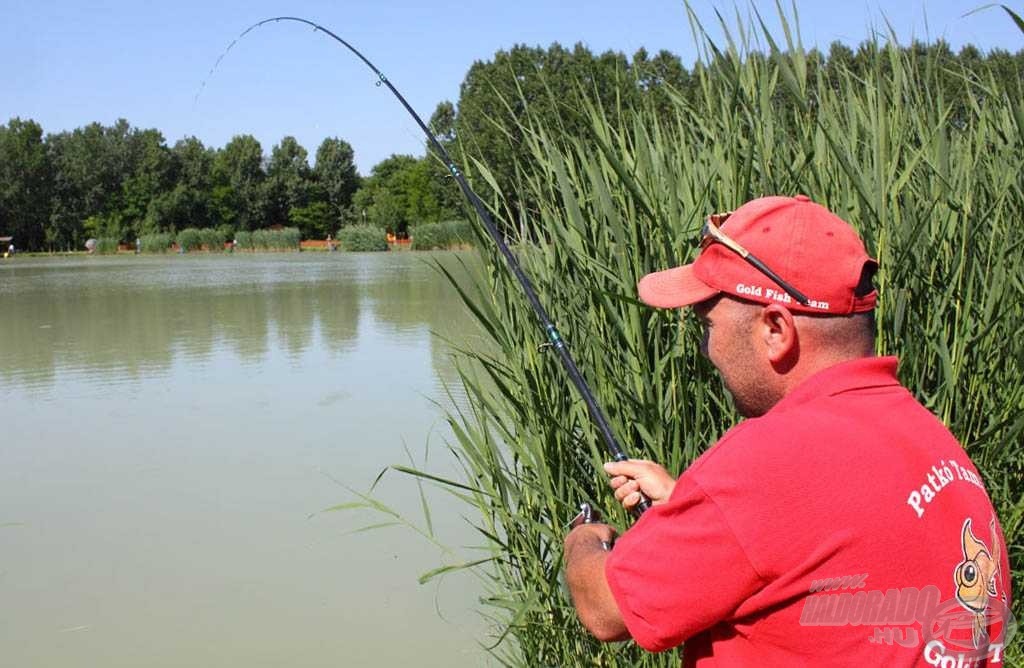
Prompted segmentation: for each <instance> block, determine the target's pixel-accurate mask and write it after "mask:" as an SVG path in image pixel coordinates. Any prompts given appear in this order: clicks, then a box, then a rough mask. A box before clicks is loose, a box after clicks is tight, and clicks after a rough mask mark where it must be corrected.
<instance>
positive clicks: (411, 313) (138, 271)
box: [0, 253, 468, 388]
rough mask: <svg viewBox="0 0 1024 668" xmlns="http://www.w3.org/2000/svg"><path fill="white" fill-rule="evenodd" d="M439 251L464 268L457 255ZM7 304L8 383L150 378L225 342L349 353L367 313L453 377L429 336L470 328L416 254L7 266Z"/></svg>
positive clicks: (258, 356)
mask: <svg viewBox="0 0 1024 668" xmlns="http://www.w3.org/2000/svg"><path fill="white" fill-rule="evenodd" d="M467 257H468V256H467ZM433 259H437V260H440V261H442V262H444V263H445V264H446V266H448V267H449V269H450V270H451V271H454V272H456V273H460V272H463V270H464V267H463V266H462V263H461V262H459V261H458V260H457V259H456V256H455V255H454V254H438V255H436V256H435V258H433ZM0 306H2V315H0V345H2V350H0V355H2V360H3V361H2V364H0V379H3V380H4V381H5V382H6V383H8V384H12V385H15V386H17V385H22V386H26V387H30V388H39V387H45V386H47V385H51V384H52V383H54V382H55V380H56V376H57V372H58V370H63V371H76V370H85V371H86V372H87V373H88V374H90V375H91V376H93V377H102V378H106V379H107V380H110V381H117V380H123V379H134V378H139V377H141V376H147V377H152V376H153V375H159V374H162V373H167V372H168V370H169V369H170V368H171V366H172V364H173V363H174V360H175V358H176V357H178V356H181V357H183V358H185V359H187V360H188V361H190V362H191V363H203V362H205V361H207V360H208V359H210V358H211V357H212V356H214V355H216V354H217V353H218V351H220V350H222V349H224V348H228V349H230V350H233V351H234V352H235V353H236V354H237V355H238V357H239V358H240V359H241V360H243V361H244V362H245V363H248V364H260V363H262V362H264V361H266V359H267V356H268V354H269V353H270V351H271V348H272V347H275V346H276V347H279V348H280V349H281V350H283V351H285V352H286V353H287V354H288V355H289V356H290V357H292V358H297V357H298V356H300V355H302V354H303V353H304V352H305V351H307V350H309V349H310V347H311V346H313V341H314V338H315V337H319V338H320V339H321V340H322V345H323V346H324V348H325V349H326V350H327V351H329V352H331V353H332V354H336V355H339V354H345V353H348V352H351V351H352V350H353V349H354V347H355V342H356V339H357V337H358V336H359V331H360V330H359V328H360V320H361V318H365V317H370V318H372V319H373V321H374V323H375V327H383V330H382V331H375V332H373V333H371V335H372V336H385V337H389V338H397V339H401V338H402V337H416V338H424V339H426V340H427V341H429V343H428V345H430V346H431V350H432V353H433V356H434V360H435V371H437V372H438V373H439V374H440V375H441V377H442V378H449V379H450V378H451V367H450V364H448V363H447V361H446V360H445V359H444V356H445V354H446V353H445V351H444V350H443V346H440V348H441V349H439V350H436V351H435V350H434V349H435V348H438V342H437V341H436V340H433V337H426V336H425V334H426V333H427V332H429V331H437V332H439V333H442V334H451V333H453V332H458V331H463V330H464V328H465V326H466V325H467V324H468V322H467V318H466V312H465V309H464V307H463V306H462V304H461V301H460V300H459V298H458V295H457V294H456V292H455V291H454V290H453V289H452V288H451V286H450V285H448V284H447V280H446V279H444V278H443V277H441V276H440V275H439V274H438V273H437V272H436V270H435V269H434V268H433V267H432V266H430V264H429V263H428V261H427V260H425V258H424V257H423V256H420V255H419V254H416V255H412V254H408V253H404V254H403V253H394V254H389V255H386V256H365V255H345V254H330V255H327V254H323V255H321V254H303V255H289V256H255V257H253V256H230V257H195V258H193V257H184V258H182V257H167V258H141V259H131V260H128V259H125V260H122V259H112V258H87V259H77V260H72V261H64V262H60V261H57V262H54V261H32V260H26V261H24V262H20V263H17V264H16V263H7V264H5V265H3V266H2V267H0Z"/></svg>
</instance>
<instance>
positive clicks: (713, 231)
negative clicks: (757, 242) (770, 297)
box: [700, 211, 810, 306]
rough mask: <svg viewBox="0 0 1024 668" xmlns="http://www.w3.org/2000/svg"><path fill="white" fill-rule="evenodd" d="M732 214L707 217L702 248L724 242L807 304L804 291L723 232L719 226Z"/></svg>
mask: <svg viewBox="0 0 1024 668" xmlns="http://www.w3.org/2000/svg"><path fill="white" fill-rule="evenodd" d="M730 215H732V212H731V211H730V212H728V213H713V214H711V215H710V216H708V217H707V219H706V220H705V221H704V227H703V228H702V229H701V238H700V247H701V250H703V249H705V248H707V247H708V246H710V245H711V244H713V243H719V244H722V245H723V246H725V247H726V248H728V249H729V250H731V251H732V252H733V253H736V254H737V255H739V256H740V257H741V258H743V259H744V260H746V261H747V263H748V264H750V266H752V267H753V268H754V269H757V270H758V271H759V272H761V273H762V274H764V275H765V276H767V277H768V278H770V279H772V280H773V281H775V283H776V284H777V285H778V286H779V287H780V288H782V289H783V290H785V291H786V292H787V293H789V296H790V297H792V298H793V299H795V300H797V301H798V302H800V303H801V304H803V305H804V306H807V303H808V302H809V301H810V300H809V299H808V298H807V296H806V295H805V294H804V293H802V292H800V291H799V290H797V289H796V288H794V287H793V286H792V285H790V284H789V283H787V282H786V281H784V280H782V279H781V278H779V275H778V274H776V273H775V272H774V271H772V270H771V269H769V268H768V266H767V265H765V263H764V262H761V260H759V259H757V257H755V256H754V255H753V254H751V252H750V251H748V250H747V249H746V248H744V247H743V246H741V245H740V244H738V243H737V242H736V241H735V240H734V239H731V238H729V236H728V235H726V234H725V232H723V231H722V230H721V229H720V228H719V225H722V224H723V223H725V221H726V220H728V218H729V216H730Z"/></svg>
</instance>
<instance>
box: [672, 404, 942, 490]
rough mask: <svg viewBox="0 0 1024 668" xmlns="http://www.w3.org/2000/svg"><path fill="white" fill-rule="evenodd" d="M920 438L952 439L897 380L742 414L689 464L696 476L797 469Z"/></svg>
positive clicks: (881, 450)
mask: <svg viewBox="0 0 1024 668" xmlns="http://www.w3.org/2000/svg"><path fill="white" fill-rule="evenodd" d="M924 441H927V442H928V443H931V444H938V443H939V442H940V441H941V442H952V443H955V439H954V438H953V436H952V435H951V434H950V433H949V431H948V430H947V429H946V428H945V426H944V425H942V423H941V422H940V421H939V420H938V418H937V417H936V416H935V415H934V414H933V413H931V412H930V411H929V410H928V409H926V408H925V407H924V406H922V405H921V404H920V403H919V402H918V401H917V400H916V399H915V398H914V397H913V395H911V394H910V393H909V392H908V391H907V390H906V389H905V388H903V387H902V386H900V385H892V386H888V387H878V388H866V389H863V390H856V389H855V390H848V391H844V392H842V393H839V394H832V395H822V396H817V397H813V398H811V399H808V400H806V401H803V402H800V403H796V404H790V405H786V406H782V407H781V410H775V409H773V410H771V411H769V412H768V413H766V414H765V415H762V416H760V417H755V418H748V419H745V420H743V421H742V422H740V423H739V424H737V425H736V426H734V427H732V428H731V429H729V431H727V432H726V433H725V434H724V435H723V436H722V437H721V438H720V439H719V440H718V442H716V443H715V444H714V445H713V446H711V447H710V448H709V449H708V451H707V452H705V453H704V455H702V456H701V457H700V459H698V460H697V461H696V462H694V465H693V466H692V467H691V470H692V472H693V473H694V474H695V475H699V476H701V477H705V476H709V475H714V474H715V473H716V472H723V473H724V474H725V475H730V476H733V475H742V473H743V472H749V474H750V475H752V476H760V475H763V474H765V473H768V472H769V471H786V472H788V473H790V474H793V475H799V474H800V472H801V471H802V470H804V469H803V468H802V467H801V464H802V463H814V464H815V465H821V464H824V463H827V461H829V459H830V458H834V459H837V460H844V459H846V455H848V454H849V451H850V450H853V449H855V450H856V451H858V452H859V453H860V454H861V455H863V456H865V457H870V456H872V455H874V456H878V457H884V455H885V452H886V450H887V449H889V448H892V447H894V446H896V445H897V444H913V443H922V442H924ZM810 474H811V475H813V474H814V473H813V470H811V471H810Z"/></svg>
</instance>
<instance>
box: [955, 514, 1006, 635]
mask: <svg viewBox="0 0 1024 668" xmlns="http://www.w3.org/2000/svg"><path fill="white" fill-rule="evenodd" d="M988 526H989V531H990V533H991V535H992V545H993V546H994V549H993V550H992V551H990V550H989V549H988V547H987V546H986V545H985V543H983V542H981V541H980V540H978V539H977V538H976V537H975V536H974V532H973V531H972V530H971V518H967V521H965V522H964V528H963V531H962V532H961V543H962V546H963V550H964V560H963V561H962V562H960V564H959V565H957V567H956V568H955V569H954V570H953V580H954V582H956V600H957V601H959V602H960V605H962V606H963V607H965V608H967V610H968V611H970V612H972V613H974V627H973V629H972V635H973V637H974V646H975V647H981V646H982V645H983V644H984V643H986V642H988V631H987V629H986V628H985V610H986V609H988V603H989V598H995V597H996V596H997V595H998V592H997V591H996V576H997V575H998V574H999V536H998V535H997V534H996V521H995V519H994V518H993V519H992V521H991V522H989V525H988Z"/></svg>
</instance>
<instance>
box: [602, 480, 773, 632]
mask: <svg viewBox="0 0 1024 668" xmlns="http://www.w3.org/2000/svg"><path fill="white" fill-rule="evenodd" d="M605 577H606V578H607V580H608V585H609V587H610V588H611V591H612V595H613V596H614V597H615V602H616V603H617V604H618V606H619V611H620V612H621V613H622V618H623V620H624V621H625V623H626V628H627V629H629V632H630V635H632V636H633V639H634V640H635V641H636V643H637V644H638V645H640V646H641V647H643V648H644V649H646V650H649V651H652V652H660V651H663V650H666V649H669V648H671V647H676V646H678V645H680V644H681V643H683V642H684V641H685V640H686V639H687V638H689V637H691V636H693V635H695V634H697V633H699V632H701V631H703V630H705V629H708V628H710V627H711V626H713V625H714V624H716V623H718V622H720V621H722V620H724V619H727V618H728V617H729V615H730V614H731V613H732V612H733V611H734V610H735V609H736V608H737V607H738V606H739V605H740V603H742V602H743V601H744V600H745V599H746V598H747V597H749V596H750V595H752V594H753V593H754V592H756V591H757V590H758V589H759V588H760V587H761V584H762V583H761V579H760V577H759V576H758V574H757V572H756V571H755V570H754V568H753V566H752V565H751V563H750V560H749V559H748V557H747V554H746V553H745V552H744V551H743V548H742V547H741V546H740V545H739V543H738V542H737V540H736V537H735V536H734V535H733V532H732V530H731V529H730V528H729V526H728V523H727V521H726V518H725V517H724V516H723V514H722V512H721V510H719V508H718V506H717V505H716V504H715V503H714V501H713V500H712V499H711V498H710V497H708V495H707V494H705V492H704V490H703V489H701V487H700V486H699V485H698V484H696V482H695V481H693V480H692V479H691V478H690V477H689V476H686V475H683V476H682V477H681V478H680V479H679V481H678V482H677V483H676V487H675V490H674V491H673V492H672V497H671V498H670V499H669V500H668V502H667V503H665V504H663V505H660V506H656V507H654V508H651V509H650V510H648V511H647V512H646V513H644V514H643V516H642V517H641V519H640V520H639V521H638V522H637V523H636V524H635V525H634V526H633V527H632V528H631V529H630V530H629V531H627V532H626V533H624V534H623V535H622V536H621V537H620V538H619V539H618V541H617V542H616V543H615V548H614V549H613V550H612V552H611V554H610V555H609V557H608V560H607V561H606V563H605Z"/></svg>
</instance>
